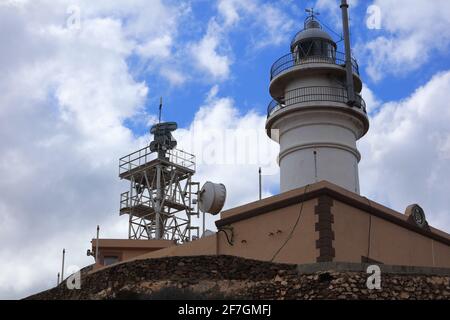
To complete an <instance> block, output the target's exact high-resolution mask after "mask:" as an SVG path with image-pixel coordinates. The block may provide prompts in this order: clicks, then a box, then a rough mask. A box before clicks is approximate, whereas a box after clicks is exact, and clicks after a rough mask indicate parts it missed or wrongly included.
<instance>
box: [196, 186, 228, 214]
mask: <svg viewBox="0 0 450 320" xmlns="http://www.w3.org/2000/svg"><path fill="white" fill-rule="evenodd" d="M226 197H227V189H226V188H225V186H224V185H223V184H222V183H212V182H210V181H208V182H206V183H205V184H204V185H203V187H202V189H201V190H200V196H199V200H198V205H199V208H200V210H201V211H203V212H207V213H210V214H213V215H216V214H218V213H219V212H220V210H222V208H223V205H224V204H225V199H226Z"/></svg>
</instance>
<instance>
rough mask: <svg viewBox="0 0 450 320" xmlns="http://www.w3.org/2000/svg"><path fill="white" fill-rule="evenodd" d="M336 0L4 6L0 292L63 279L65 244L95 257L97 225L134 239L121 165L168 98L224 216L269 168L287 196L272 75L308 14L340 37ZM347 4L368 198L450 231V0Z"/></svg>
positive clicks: (8, 1) (79, 255) (270, 188)
mask: <svg viewBox="0 0 450 320" xmlns="http://www.w3.org/2000/svg"><path fill="white" fill-rule="evenodd" d="M338 2H339V1H337V0H317V1H302V0H296V1H294V0H276V1H266V0H184V1H175V0H167V1H163V0H132V1H130V0H127V1H125V0H96V1H91V0H73V1H69V0H58V1H55V0H0V40H1V41H2V43H3V44H4V45H3V47H2V50H1V51H0V74H1V75H2V77H0V93H1V94H0V136H1V137H2V140H1V142H0V152H1V154H2V155H3V157H2V160H1V161H0V176H2V179H1V180H0V241H1V242H2V243H8V244H9V245H8V246H2V248H0V260H1V261H3V262H4V263H3V264H2V265H1V266H0V298H17V297H23V296H25V295H27V294H30V293H32V292H36V291H38V290H42V289H46V288H49V287H51V286H52V285H54V282H55V279H56V273H57V272H58V269H59V264H60V251H61V249H62V247H63V246H64V247H65V248H66V249H67V252H68V256H67V259H68V260H67V261H68V263H69V264H73V265H78V266H84V265H87V264H90V263H92V258H90V257H86V256H85V252H86V249H87V248H88V247H89V246H90V243H89V241H90V239H91V238H92V237H93V236H94V234H95V227H96V225H97V224H100V225H101V236H102V237H122V238H123V237H126V236H127V221H126V218H125V219H124V217H119V215H118V205H119V195H120V193H121V192H123V191H124V190H126V189H127V188H128V186H127V185H126V184H125V183H124V182H123V181H120V180H119V179H118V177H117V173H118V168H117V167H118V159H119V157H121V156H123V155H125V154H127V153H130V152H132V151H134V150H137V149H138V148H140V147H142V146H143V145H146V144H148V142H149V139H150V137H149V135H148V129H149V126H150V125H151V124H152V123H153V122H154V120H155V117H156V116H157V108H158V104H159V97H160V96H163V97H164V105H165V107H164V111H163V119H164V120H170V121H176V122H178V123H179V125H180V130H178V132H177V139H178V141H179V147H180V148H182V149H184V150H186V151H190V152H193V153H195V154H196V155H197V162H198V170H197V174H196V179H197V180H198V181H199V182H201V183H203V182H205V181H207V180H212V181H216V182H223V183H225V185H226V186H227V191H228V198H227V203H226V207H227V208H230V207H234V206H237V205H239V204H243V203H247V202H249V201H254V200H256V199H257V196H258V186H257V169H258V167H259V166H263V168H264V174H265V175H264V190H263V195H264V196H265V197H267V196H271V195H273V194H275V193H277V192H278V185H279V173H278V166H277V164H276V156H277V153H278V146H277V145H276V144H275V143H273V142H271V141H270V140H269V139H268V137H267V136H266V134H265V132H264V124H265V119H266V108H267V105H268V103H269V102H270V100H271V98H270V96H269V93H268V85H269V70H270V67H271V65H272V64H273V63H274V62H275V61H276V60H277V59H278V58H279V57H281V56H283V55H284V54H286V53H288V51H289V43H290V40H291V39H292V37H293V36H294V34H295V33H296V32H297V31H299V30H300V29H301V28H302V26H303V21H304V19H305V12H304V10H305V8H309V7H315V8H316V10H317V11H319V12H320V17H319V18H320V20H321V21H323V22H325V23H326V24H327V25H328V26H329V27H331V28H332V29H334V30H335V31H336V32H337V33H338V34H339V33H341V29H340V11H339V5H338V4H339V3H338ZM350 4H351V12H350V14H351V32H352V45H353V53H354V56H355V57H356V58H357V59H358V62H359V65H360V71H361V77H362V79H363V81H364V90H363V92H362V94H363V97H364V99H365V100H366V102H367V105H368V109H369V113H370V122H371V127H370V130H369V132H368V134H367V135H366V136H365V137H364V138H363V139H361V140H360V141H359V143H358V147H359V150H360V152H361V154H362V160H361V163H360V168H359V171H360V182H361V192H362V194H363V195H364V196H367V197H368V198H370V199H372V200H373V201H377V202H379V203H381V204H384V205H386V206H389V207H391V208H393V209H394V210H397V211H399V212H403V211H404V209H405V208H406V207H407V206H408V205H409V204H411V203H419V204H420V205H421V206H422V207H423V208H424V209H425V212H426V215H427V219H428V221H429V223H430V224H431V225H433V226H436V227H438V228H440V229H442V230H445V231H447V232H449V231H450V215H449V212H448V208H449V207H450V200H449V197H448V190H450V126H449V125H448V124H449V123H450V108H449V103H448V101H449V100H450V94H449V93H450V54H449V48H450V32H449V30H450V15H449V14H448V13H449V12H450V2H449V1H448V0H435V1H433V6H430V1H427V0H366V1H365V0H352V1H350ZM369 7H370V8H371V10H372V11H371V10H369V11H370V12H373V10H375V12H379V13H380V16H379V17H380V19H381V20H380V25H379V29H369V28H368V27H367V23H368V18H373V15H372V14H369V15H368V14H367V10H368V8H369ZM370 21H372V20H370V19H369V22H370ZM372 22H373V21H372ZM430 35H432V36H430ZM197 128H203V129H202V130H203V131H201V133H202V134H200V135H198V132H197V131H196V129H197ZM196 133H197V134H196ZM243 133H248V134H250V139H247V138H243V137H242V134H243ZM224 136H225V137H226V139H224ZM228 142H231V143H232V145H231V146H229V145H227V144H226V143H228ZM211 145H218V146H219V147H221V148H222V149H220V150H213V151H214V152H211V150H210V149H211ZM220 152H223V157H217V156H216V157H215V155H217V154H220ZM251 155H256V159H253V158H251ZM234 156H235V157H234ZM225 158H227V161H222V160H223V159H225ZM228 158H229V159H228ZM24 182H27V183H24ZM30 182H31V183H30ZM215 219H217V217H208V221H207V225H208V227H209V228H214V220H215ZM36 239H39V244H37V243H36Z"/></svg>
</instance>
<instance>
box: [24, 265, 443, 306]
mask: <svg viewBox="0 0 450 320" xmlns="http://www.w3.org/2000/svg"><path fill="white" fill-rule="evenodd" d="M299 270H301V268H299V267H298V266H297V265H289V264H275V263H270V262H261V261H255V260H247V259H242V258H238V257H232V256H197V257H170V258H158V259H148V260H137V261H132V262H128V263H123V264H119V265H116V266H112V267H110V268H106V269H103V270H100V271H97V272H94V273H89V274H87V275H86V274H84V275H83V276H82V279H81V281H82V282H81V290H68V289H67V287H66V284H65V283H62V284H60V285H59V286H58V287H56V288H53V289H50V290H48V291H44V292H41V293H39V294H36V295H33V296H30V297H28V298H27V299H167V298H178V299H205V298H206V299H207V298H213V299H222V298H224V299H450V276H449V275H423V274H422V275H421V274H416V275H414V274H395V273H386V274H385V273H382V278H381V279H382V282H381V286H382V288H381V290H369V289H368V288H367V285H366V281H367V278H368V276H369V275H368V274H367V273H366V272H362V271H331V270H329V271H324V270H322V271H316V272H312V273H304V271H301V272H300V271H299ZM334 270H336V269H334Z"/></svg>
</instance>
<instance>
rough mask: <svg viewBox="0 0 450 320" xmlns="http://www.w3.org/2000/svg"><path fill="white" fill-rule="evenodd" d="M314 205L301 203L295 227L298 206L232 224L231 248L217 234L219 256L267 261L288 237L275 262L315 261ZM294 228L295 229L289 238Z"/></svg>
mask: <svg viewBox="0 0 450 320" xmlns="http://www.w3.org/2000/svg"><path fill="white" fill-rule="evenodd" d="M316 204H317V199H314V200H309V201H306V202H304V204H303V209H302V212H301V216H300V219H299V222H298V224H297V226H295V224H296V221H297V219H298V217H299V214H300V208H301V204H296V205H292V206H288V207H285V208H283V209H278V210H275V211H272V212H270V213H267V214H261V215H258V216H256V217H253V218H251V219H246V220H241V221H239V222H236V223H233V225H232V226H233V231H234V245H233V246H231V245H229V244H228V242H227V241H226V237H225V235H224V234H223V233H222V232H221V233H219V234H218V239H219V241H218V252H219V254H225V255H236V256H240V257H244V258H249V259H256V260H265V261H270V260H271V259H272V258H273V256H274V255H275V253H276V252H277V251H278V250H279V249H280V248H281V247H282V246H283V244H284V243H285V242H286V240H287V239H288V238H289V241H288V242H287V243H286V244H285V245H284V247H283V248H282V250H281V251H280V252H279V254H278V255H277V256H276V257H275V259H274V261H275V262H281V263H297V264H300V263H312V262H315V261H316V257H317V256H318V252H317V249H316V240H317V239H318V235H317V233H316V232H315V223H316V216H315V215H314V206H315V205H316ZM294 227H295V230H294V232H293V233H292V235H291V231H292V230H293V229H294Z"/></svg>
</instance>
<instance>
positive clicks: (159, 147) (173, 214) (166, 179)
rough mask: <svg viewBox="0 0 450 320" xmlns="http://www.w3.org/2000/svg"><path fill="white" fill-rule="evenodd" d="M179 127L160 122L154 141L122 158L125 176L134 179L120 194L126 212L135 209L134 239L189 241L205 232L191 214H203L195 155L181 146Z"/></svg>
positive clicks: (131, 232)
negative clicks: (177, 134)
mask: <svg viewBox="0 0 450 320" xmlns="http://www.w3.org/2000/svg"><path fill="white" fill-rule="evenodd" d="M176 129H177V124H176V123H174V122H167V123H159V124H156V125H154V126H153V127H152V128H151V131H150V132H151V133H152V134H153V135H154V140H153V141H152V142H151V143H150V145H149V146H147V147H145V148H143V149H141V150H138V151H136V152H133V153H131V154H129V155H127V156H125V157H123V158H121V159H120V161H119V177H120V178H121V179H126V180H128V181H129V182H130V190H129V191H127V192H124V193H122V194H121V199H120V215H123V214H128V215H129V232H128V236H129V238H130V239H167V240H176V241H177V242H186V241H190V240H192V238H193V236H196V237H198V236H199V227H194V226H192V225H191V218H192V217H193V216H196V217H197V218H198V217H199V210H198V206H197V196H198V193H199V183H198V182H193V181H192V176H193V175H194V173H195V156H194V155H192V154H189V153H187V152H184V151H181V150H177V149H175V147H176V145H177V142H176V140H175V139H174V138H173V136H172V134H171V132H173V131H175V130H176Z"/></svg>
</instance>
